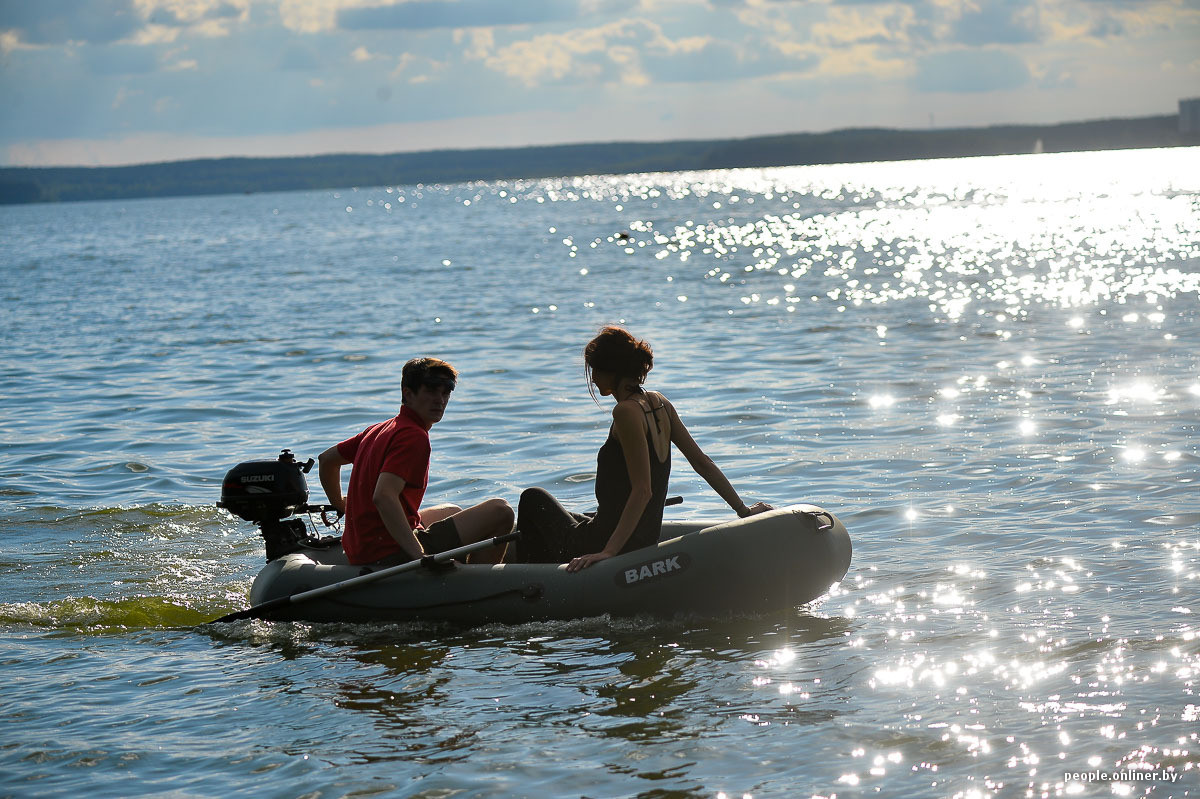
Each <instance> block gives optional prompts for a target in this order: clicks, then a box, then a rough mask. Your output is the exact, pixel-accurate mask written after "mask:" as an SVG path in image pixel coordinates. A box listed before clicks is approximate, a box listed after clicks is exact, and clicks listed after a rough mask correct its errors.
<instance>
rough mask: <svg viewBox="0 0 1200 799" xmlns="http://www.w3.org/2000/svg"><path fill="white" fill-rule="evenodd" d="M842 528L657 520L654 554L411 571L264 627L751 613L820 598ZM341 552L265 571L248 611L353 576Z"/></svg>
mask: <svg viewBox="0 0 1200 799" xmlns="http://www.w3.org/2000/svg"><path fill="white" fill-rule="evenodd" d="M850 559H851V544H850V536H849V535H848V534H847V532H846V528H845V527H844V526H843V525H842V523H841V522H840V521H839V520H838V519H837V518H836V517H835V516H833V515H832V514H830V513H828V512H827V511H824V510H822V509H821V508H818V507H816V506H814V505H793V506H790V507H787V508H780V509H778V510H774V511H770V512H768V513H764V514H759V515H757V516H751V517H749V518H746V519H737V520H733V521H728V522H695V521H692V522H665V523H664V524H663V534H662V540H660V542H659V543H658V544H657V545H656V546H653V547H646V548H645V549H640V550H636V551H634V552H629V553H626V554H624V555H621V556H618V557H615V558H610V559H608V560H605V561H601V562H600V563H597V564H595V565H593V566H591V567H589V568H587V569H584V570H582V571H579V572H574V573H569V572H567V570H566V567H565V566H564V565H555V564H526V563H515V564H501V565H495V566H493V565H483V564H456V565H454V566H453V567H452V568H447V569H445V570H444V571H433V570H428V569H415V570H411V571H407V572H404V573H401V574H397V575H395V576H392V577H386V578H383V579H380V580H378V581H376V582H372V583H369V584H367V585H364V586H359V587H355V588H352V589H348V590H346V591H340V592H337V593H333V594H328V595H326V596H323V597H319V598H315V599H312V600H308V601H304V602H293V603H290V604H288V605H286V606H285V607H282V608H280V609H278V610H277V611H274V612H273V613H272V614H271V615H270V616H268V618H270V619H273V620H280V621H310V622H412V621H445V622H452V623H461V624H486V623H493V622H500V623H521V622H529V621H540V620H551V619H576V618H586V617H590V616H599V615H603V614H609V615H613V616H634V615H640V614H645V615H651V616H660V617H661V616H676V615H704V616H708V615H724V614H731V613H732V614H742V613H759V612H764V611H769V610H777V609H781V608H787V607H795V606H797V605H802V604H804V603H806V602H811V601H812V600H814V599H816V598H818V597H820V596H821V595H823V594H825V593H826V592H827V591H828V590H829V588H830V587H831V586H832V585H833V584H835V583H837V582H838V581H840V580H841V579H842V577H843V576H845V574H846V571H847V569H849V567H850ZM362 573H363V570H362V567H360V566H351V565H348V564H346V562H345V557H344V555H343V554H342V553H341V550H340V548H335V549H333V550H326V551H322V552H315V551H314V552H297V553H292V554H290V555H286V556H284V557H282V558H279V559H277V560H274V561H271V562H270V563H268V564H267V566H266V568H264V569H263V571H262V572H261V573H260V574H259V575H258V577H257V578H256V579H255V581H254V585H253V587H252V588H251V591H250V602H251V605H259V604H262V603H263V602H267V601H269V600H272V599H276V598H278V597H282V596H288V595H291V594H296V593H299V592H302V591H307V590H311V589H314V588H318V587H321V586H325V585H329V584H332V583H338V582H341V581H343V580H348V579H350V578H352V577H357V576H359V575H360V574H362Z"/></svg>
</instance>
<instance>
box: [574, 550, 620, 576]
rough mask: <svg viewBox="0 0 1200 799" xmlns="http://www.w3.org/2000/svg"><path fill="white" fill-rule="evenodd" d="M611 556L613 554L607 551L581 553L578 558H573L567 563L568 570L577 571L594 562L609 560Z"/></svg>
mask: <svg viewBox="0 0 1200 799" xmlns="http://www.w3.org/2000/svg"><path fill="white" fill-rule="evenodd" d="M611 557H612V555H610V554H608V553H607V552H595V553H593V554H591V555H580V556H579V557H577V558H573V559H572V560H571V562H570V563H568V564H567V571H569V572H577V571H579V570H580V569H586V568H587V567H588V566H591V565H592V564H593V563H599V562H600V561H602V560H608V559H609V558H611Z"/></svg>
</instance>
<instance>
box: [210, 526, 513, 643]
mask: <svg viewBox="0 0 1200 799" xmlns="http://www.w3.org/2000/svg"><path fill="white" fill-rule="evenodd" d="M518 535H520V533H508V534H507V535H498V536H496V537H495V538H489V539H487V540H484V541H476V542H475V543H474V544H467V545H465V546H461V547H458V548H457V549H447V550H446V551H445V552H439V553H437V554H436V555H426V556H425V557H423V558H418V559H417V560H410V561H409V562H408V563H401V564H400V565H398V566H391V567H389V568H387V569H381V570H379V571H377V572H369V573H368V574H362V575H359V576H358V577H351V578H350V579H349V580H342V581H341V582H340V583H333V584H332V585H323V586H321V587H320V588H313V589H312V590H310V591H299V592H297V593H295V594H289V595H288V596H281V597H277V598H275V599H271V600H268V601H266V602H263V603H262V604H261V605H255V606H254V607H252V608H246V609H245V610H239V611H237V612H236V613H229V614H226V615H224V616H222V617H221V618H219V619H213V620H212V621H210V622H207V623H208V624H217V623H218V622H225V621H240V620H242V619H258V618H262V617H263V615H265V614H267V613H270V612H271V611H273V610H278V609H279V608H282V607H284V606H286V605H296V604H299V603H301V602H307V601H308V600H310V599H316V598H317V597H322V596H329V595H330V594H340V593H341V592H342V591H348V590H350V589H351V588H357V587H358V586H360V585H366V584H367V583H373V582H375V581H376V580H383V579H385V578H387V577H391V576H392V575H396V574H402V573H404V572H408V571H413V570H414V569H420V568H421V567H423V566H429V565H431V564H435V563H445V562H446V561H448V560H453V559H454V558H457V557H461V556H463V555H469V554H471V553H472V552H476V551H478V550H480V549H487V548H488V547H491V546H496V545H497V544H503V543H505V542H506V541H512V540H513V539H514V538H516V537H517V536H518Z"/></svg>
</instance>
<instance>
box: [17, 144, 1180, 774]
mask: <svg viewBox="0 0 1200 799" xmlns="http://www.w3.org/2000/svg"><path fill="white" fill-rule="evenodd" d="M0 241H3V245H2V250H0V252H2V256H0V257H2V264H0V309H2V312H3V319H4V326H3V333H2V334H0V335H2V339H0V340H2V341H3V352H4V358H3V364H2V365H0V369H2V372H0V375H2V377H0V387H2V388H0V454H2V455H3V461H2V463H0V503H2V505H0V507H2V509H3V514H2V515H0V600H2V603H0V678H2V679H3V682H4V685H5V687H4V689H3V692H2V694H0V695H2V696H3V699H2V708H3V712H2V713H0V795H5V796H7V795H12V796H22V797H23V796H52V795H64V794H76V793H80V792H84V791H86V792H87V793H88V794H89V795H91V796H97V797H99V796H135V795H151V794H153V795H171V796H229V795H254V796H259V795H267V796H301V795H303V796H309V797H338V796H368V795H396V796H422V797H451V796H454V797H476V796H479V797H482V796H494V795H511V796H534V797H541V796H589V797H618V796H646V797H693V796H694V797H720V796H724V797H743V796H751V797H776V796H786V797H792V796H805V797H807V796H811V795H818V796H823V797H829V796H832V795H834V794H836V795H837V796H838V797H858V796H862V797H866V796H890V797H912V796H938V797H986V796H997V797H999V796H1021V797H1053V796H1105V797H1107V796H1113V795H1117V796H1142V795H1145V794H1149V795H1152V796H1155V797H1167V796H1174V797H1180V796H1196V795H1197V794H1200V699H1198V698H1197V684H1198V682H1200V622H1198V620H1197V614H1200V601H1198V594H1200V530H1198V528H1200V491H1198V490H1197V489H1198V486H1197V480H1198V478H1200V468H1198V466H1200V450H1198V446H1197V442H1198V430H1197V424H1198V418H1200V356H1198V355H1197V352H1198V344H1200V304H1198V302H1197V300H1198V299H1200V148H1187V149H1173V150H1151V151H1136V152H1112V153H1082V154H1064V155H1037V156H1018V157H1004V158H983V159H955V160H945V161H928V162H909V163H889V164H862V165H849V166H819V167H803V168H778V169H764V170H735V171H719V172H696V173H671V174H654V175H636V176H618V177H592V178H568V179H562V180H536V181H510V182H495V183H477V184H469V185H468V184H463V185H452V186H440V185H438V186H401V187H395V186H393V187H378V188H366V187H362V188H358V189H346V190H341V191H321V192H312V193H291V194H273V195H266V194H264V195H248V196H223V197H206V198H180V199H165V200H138V201H125V202H97V203H85V204H64V205H37V206H22V207H5V208H0ZM610 322H621V323H624V324H626V325H627V326H629V327H630V328H631V329H632V330H633V331H634V332H635V333H637V334H638V335H640V336H642V337H645V338H647V339H648V340H649V341H650V342H651V343H652V344H653V345H654V347H655V353H656V364H657V365H656V367H655V369H654V371H653V372H652V373H651V375H650V380H649V385H650V386H651V387H653V388H656V389H660V390H663V391H665V392H666V393H667V394H668V395H669V396H670V397H671V398H672V399H673V400H674V402H675V404H676V406H677V407H678V408H679V410H680V412H681V414H682V415H683V417H684V419H685V420H686V421H687V422H688V425H689V427H690V429H691V431H692V433H693V434H694V436H695V437H696V438H697V440H698V441H699V442H700V443H701V445H702V446H704V447H705V448H706V450H707V451H708V452H709V453H710V454H711V455H712V456H713V457H714V459H715V460H716V461H717V462H718V463H719V464H720V465H721V466H722V467H723V468H724V469H725V471H726V473H727V474H728V475H729V476H730V478H731V480H732V481H733V483H734V484H735V486H737V487H738V488H739V489H740V491H741V492H742V494H743V496H744V497H745V498H746V499H747V500H748V501H753V500H758V499H762V500H766V501H769V502H772V503H775V504H776V505H784V504H790V503H794V502H801V501H809V502H814V503H817V504H820V505H823V506H824V507H826V508H828V509H829V510H832V511H833V512H835V513H837V514H838V515H839V517H840V518H841V519H842V520H843V521H844V522H845V524H846V526H847V528H848V529H849V531H850V534H851V536H852V538H853V540H854V543H855V557H854V563H853V565H852V566H851V569H850V572H849V574H848V575H847V576H846V579H845V580H844V581H843V582H842V583H841V585H840V586H839V587H837V588H835V590H834V591H833V592H832V593H831V594H830V595H829V596H827V597H825V598H823V599H821V600H819V601H817V602H814V603H812V604H811V605H808V606H805V607H800V608H796V609H793V610H788V611H786V612H781V613H778V614H774V615H770V616H765V617H761V618H741V619H679V620H675V621H667V622H651V621H648V620H621V619H608V618H601V619H590V620H581V621H578V622H572V623H555V624H537V625H529V626H519V627H506V626H491V627H484V628H479V629H466V630H464V629H440V628H433V627H418V626H403V627H397V626H374V627H372V626H352V625H326V626H313V625H306V624H271V623H264V622H243V623H237V624H232V625H217V626H201V622H203V621H205V620H207V619H211V618H213V617H216V616H219V615H222V614H224V613H227V612H230V611H233V610H235V609H239V608H241V607H244V606H245V603H246V595H247V591H248V589H249V585H250V582H251V581H252V579H253V577H254V575H255V574H256V573H257V571H258V569H259V568H260V567H261V563H262V553H263V550H262V546H261V541H260V539H258V538H257V536H256V533H255V530H254V528H253V527H252V526H251V525H249V524H245V523H242V522H239V521H237V520H235V519H233V518H232V517H230V516H228V515H227V514H226V513H224V512H223V511H220V510H218V509H217V508H216V507H215V506H214V503H215V501H216V500H217V498H218V495H219V492H220V481H221V478H222V476H223V475H224V473H225V471H226V470H227V469H228V468H230V467H231V466H233V465H234V464H236V463H238V462H239V461H243V460H251V459H259V458H272V457H274V456H275V455H276V454H278V451H279V450H280V449H282V448H284V447H289V448H291V449H293V450H294V451H295V452H296V453H297V454H298V455H300V456H301V457H302V458H307V457H310V456H315V455H316V454H317V453H318V452H319V451H320V450H321V449H323V448H325V447H326V446H328V445H329V444H331V443H334V442H336V441H338V440H340V439H342V438H345V437H347V436H348V435H350V434H352V433H354V432H357V431H358V430H360V429H361V428H362V427H364V426H366V425H367V424H369V423H371V422H374V421H377V420H379V419H382V418H385V417H386V416H389V415H391V414H393V413H394V412H395V410H396V408H397V407H398V405H399V401H400V394H399V372H400V367H401V365H402V364H403V363H404V361H405V360H407V359H408V358H411V357H414V356H418V355H426V354H429V355H436V356H440V357H443V358H446V359H448V360H450V361H451V362H453V363H454V364H455V365H457V366H458V367H459V368H460V369H461V370H462V378H461V381H460V383H459V389H458V391H457V392H456V393H455V396H454V400H453V402H452V403H451V405H450V408H449V410H448V412H447V415H446V419H445V421H444V422H442V423H441V424H439V425H438V426H437V427H436V428H434V430H433V439H434V462H433V477H432V483H431V487H430V491H429V493H428V495H427V496H428V498H429V499H430V500H431V501H447V500H448V501H454V502H456V503H458V504H463V505H465V504H468V503H473V502H477V501H480V500H482V499H485V498H487V497H489V496H497V495H498V496H502V497H505V498H506V499H508V500H509V501H510V502H512V503H513V504H514V505H515V503H516V499H517V496H518V494H519V492H520V490H521V489H522V488H524V487H526V486H530V485H540V486H544V487H546V488H548V489H550V490H551V491H553V492H554V493H556V494H557V495H559V496H561V497H563V498H564V499H565V500H567V501H568V502H569V503H570V504H573V505H576V506H577V507H579V508H580V509H586V508H587V507H589V506H590V503H591V497H590V495H591V492H592V470H593V469H594V458H595V452H596V450H597V449H598V447H599V445H600V443H601V442H602V440H603V438H604V435H605V430H606V426H607V422H608V420H609V415H608V408H607V406H601V407H598V406H597V405H596V404H595V403H593V402H592V400H591V399H590V397H589V396H588V391H587V388H586V385H585V382H584V376H583V368H582V363H581V359H580V352H581V347H582V345H583V344H584V343H585V342H586V341H587V339H588V338H589V337H590V336H591V335H592V334H593V333H594V332H595V330H596V329H597V328H598V327H599V326H601V325H602V324H605V323H610ZM312 478H313V479H310V487H311V488H312V489H313V493H314V501H318V500H320V499H321V496H320V490H319V486H318V485H317V482H316V480H315V475H313V476H312ZM671 489H672V493H679V494H683V495H684V496H685V497H686V501H685V504H684V505H682V506H680V507H677V508H674V509H672V511H673V514H672V515H676V516H679V517H689V518H691V517H695V518H720V517H722V516H723V515H725V514H727V510H726V509H723V508H722V503H721V501H720V500H719V499H718V498H717V497H716V496H715V495H714V494H713V493H712V492H711V491H710V490H708V489H707V487H706V486H705V485H704V484H703V482H702V481H700V480H699V478H697V477H696V476H695V475H694V474H693V473H692V472H691V471H690V470H688V468H687V466H686V463H685V462H684V461H683V459H679V460H678V461H677V467H676V470H675V474H674V475H673V477H672V486H671ZM763 556H769V553H754V552H746V553H745V557H747V558H754V557H763ZM1077 772H1117V774H1115V775H1113V774H1108V775H1107V776H1106V777H1101V778H1096V779H1091V780H1087V779H1079V778H1075V777H1072V776H1070V775H1072V774H1075V773H1077ZM1150 777H1154V778H1155V779H1153V780H1151V779H1148V778H1150Z"/></svg>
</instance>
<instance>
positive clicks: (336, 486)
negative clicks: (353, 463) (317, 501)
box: [317, 444, 350, 514]
mask: <svg viewBox="0 0 1200 799" xmlns="http://www.w3.org/2000/svg"><path fill="white" fill-rule="evenodd" d="M317 460H318V461H319V462H320V464H321V465H320V467H319V470H318V472H317V473H318V474H319V475H320V477H321V488H323V489H325V496H326V497H328V498H329V504H330V505H332V506H333V507H335V508H337V509H338V512H339V513H342V514H345V513H346V498H345V497H343V496H342V467H343V466H345V465H346V464H348V463H350V461H348V460H346V459H345V458H343V457H342V453H340V452H338V448H337V445H336V444H335V445H334V446H332V447H330V448H329V449H327V450H325V451H324V452H322V453H321V454H320V455H318V456H317Z"/></svg>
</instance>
